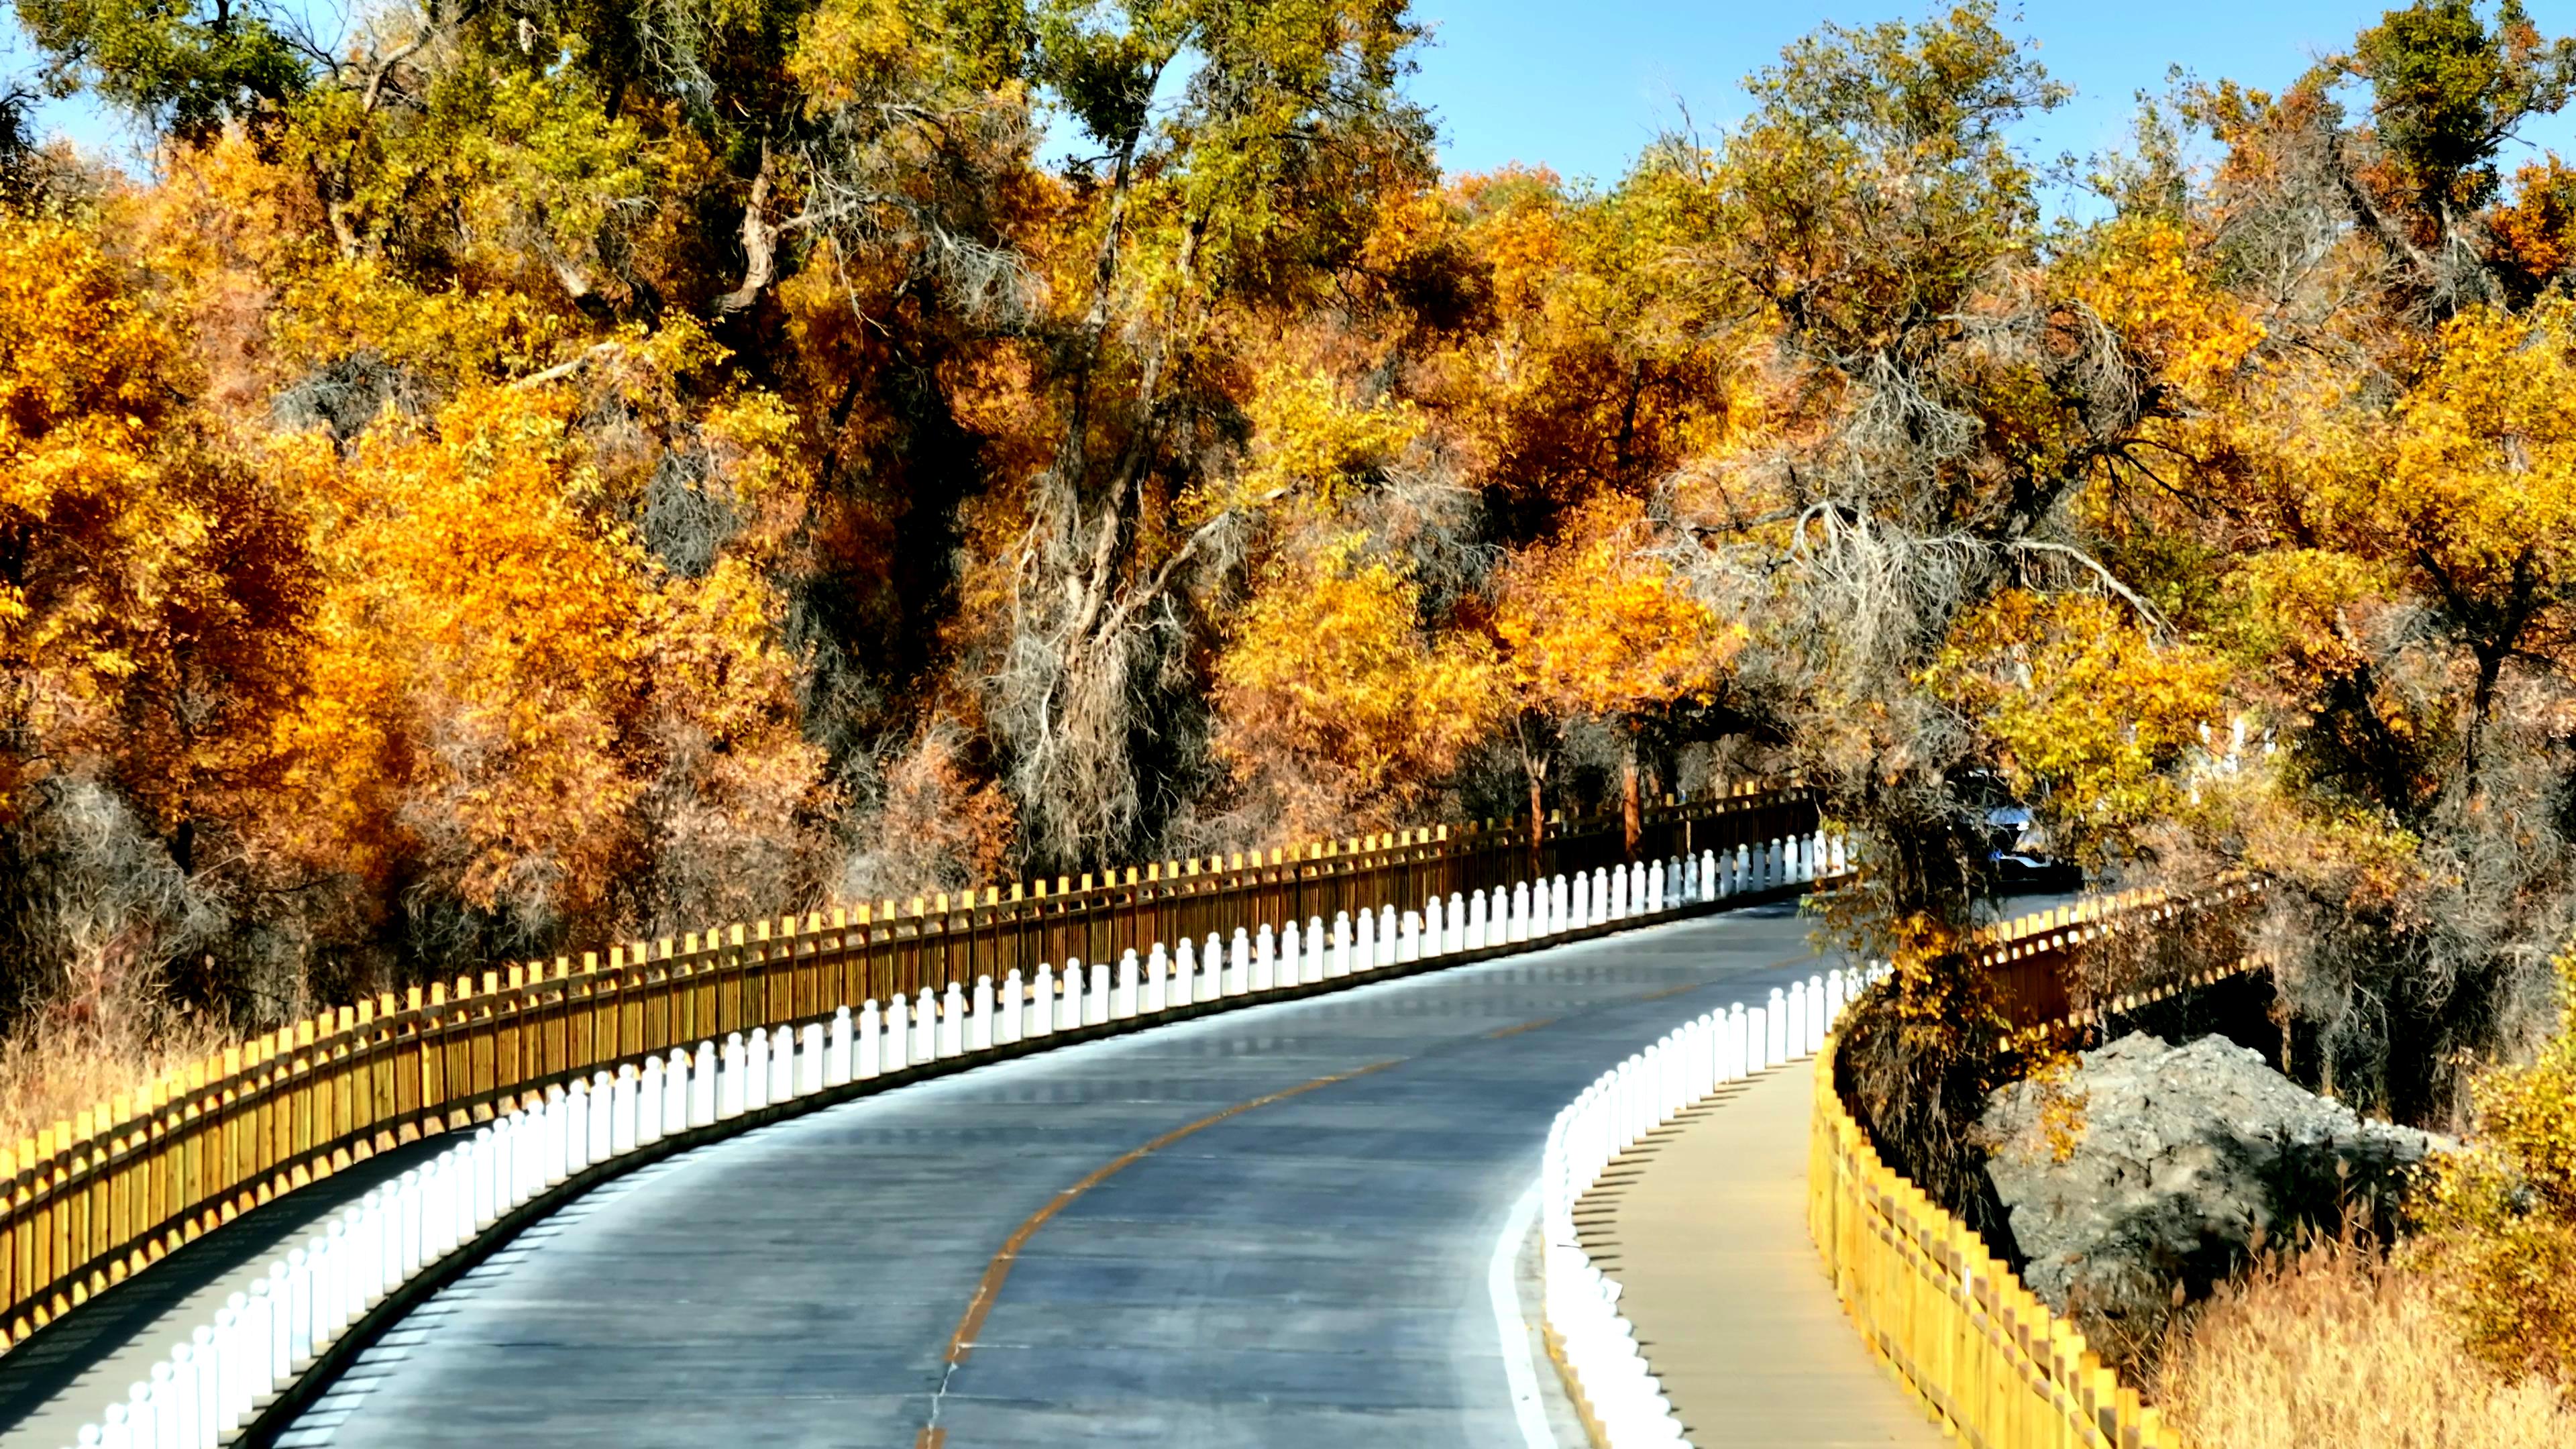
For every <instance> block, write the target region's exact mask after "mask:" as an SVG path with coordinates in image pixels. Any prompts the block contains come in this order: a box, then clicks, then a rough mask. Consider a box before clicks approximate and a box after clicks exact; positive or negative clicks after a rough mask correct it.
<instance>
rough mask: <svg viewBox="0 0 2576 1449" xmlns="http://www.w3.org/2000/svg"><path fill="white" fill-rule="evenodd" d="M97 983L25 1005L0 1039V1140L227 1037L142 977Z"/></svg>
mask: <svg viewBox="0 0 2576 1449" xmlns="http://www.w3.org/2000/svg"><path fill="white" fill-rule="evenodd" d="M103 982H104V984H103V985H102V986H101V987H100V988H99V989H95V990H89V991H84V992H82V993H81V994H79V995H77V996H72V997H66V998H63V999H58V1000H56V1001H53V1002H49V1003H47V1004H46V1005H44V1006H42V1007H40V1008H38V1009H37V1010H35V1011H32V1012H29V1013H28V1014H27V1015H26V1016H24V1017H22V1018H20V1020H19V1022H18V1025H17V1028H16V1029H15V1030H14V1031H12V1032H11V1033H10V1034H9V1036H8V1038H7V1039H6V1040H5V1041H0V1143H6V1144H9V1145H12V1146H14V1145H15V1144H17V1143H19V1142H22V1141H24V1140H26V1139H27V1138H29V1137H31V1136H34V1135H35V1133H36V1131H37V1129H38V1128H42V1127H50V1126H53V1125H54V1124H55V1123H57V1122H68V1121H71V1120H72V1119H73V1118H74V1116H75V1115H76V1114H78V1113H80V1112H84V1111H88V1110H90V1109H92V1108H96V1107H102V1106H105V1105H107V1104H108V1103H109V1102H110V1101H111V1100H112V1099H113V1098H115V1097H117V1096H119V1095H122V1094H131V1093H137V1092H140V1091H141V1090H142V1089H143V1087H144V1086H145V1085H146V1084H147V1083H149V1082H150V1081H151V1080H152V1079H153V1078H154V1077H156V1076H159V1075H160V1074H161V1073H163V1072H166V1071H169V1070H171V1069H173V1068H175V1067H178V1066H180V1065H182V1064H185V1063H188V1062H192V1061H202V1060H204V1059H205V1058H206V1057H208V1056H210V1055H212V1054H213V1053H215V1052H218V1051H221V1050H222V1049H223V1048H224V1047H226V1046H229V1045H231V1044H232V1042H233V1040H234V1036H233V1033H232V1032H231V1031H230V1030H228V1029H227V1028H226V1027H225V1026H224V1024H223V1023H222V1022H220V1021H218V1020H216V1019H215V1018H213V1017H211V1016H208V1015H207V1014H205V1013H203V1012H197V1011H187V1010H183V1009H180V1008H177V1007H174V1006H172V1005H171V1004H170V1003H169V1001H168V1000H167V999H166V998H164V997H163V996H162V995H161V994H160V992H159V991H158V990H157V989H155V986H154V985H153V983H151V982H149V981H139V980H135V979H134V978H131V977H119V976H109V977H105V978H103Z"/></svg>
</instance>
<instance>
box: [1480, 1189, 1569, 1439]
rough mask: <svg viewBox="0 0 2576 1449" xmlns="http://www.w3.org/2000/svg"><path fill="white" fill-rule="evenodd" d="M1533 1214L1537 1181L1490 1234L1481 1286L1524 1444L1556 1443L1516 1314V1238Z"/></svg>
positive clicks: (1526, 1331) (1526, 1329)
mask: <svg viewBox="0 0 2576 1449" xmlns="http://www.w3.org/2000/svg"><path fill="white" fill-rule="evenodd" d="M1537 1218H1538V1184H1537V1183H1531V1184H1530V1187H1529V1191H1527V1192H1525V1193H1522V1194H1521V1200H1520V1201H1519V1202H1516V1203H1513V1204H1512V1210H1511V1213H1510V1215H1509V1216H1508V1217H1506V1218H1504V1219H1503V1235H1502V1236H1501V1237H1499V1238H1496V1239H1495V1240H1494V1260H1493V1262H1492V1263H1491V1264H1490V1265H1488V1266H1487V1267H1486V1269H1485V1290H1486V1292H1487V1293H1488V1294H1490V1295H1491V1296H1492V1298H1493V1300H1494V1331H1495V1332H1496V1333H1497V1334H1498V1335H1500V1336H1501V1338H1502V1340H1503V1378H1504V1380H1505V1381H1506V1382H1508V1383H1509V1384H1510V1385H1511V1389H1512V1417H1513V1418H1515V1419H1517V1420H1519V1421H1520V1426H1521V1439H1522V1440H1523V1442H1525V1443H1526V1444H1527V1445H1528V1446H1529V1449H1556V1434H1555V1431H1553V1430H1551V1429H1549V1428H1548V1426H1547V1409H1546V1407H1545V1406H1544V1405H1543V1404H1542V1403H1541V1402H1540V1399H1539V1396H1538V1367H1537V1364H1536V1363H1535V1362H1534V1361H1533V1360H1532V1359H1531V1358H1530V1346H1529V1340H1530V1325H1529V1323H1528V1321H1527V1320H1525V1319H1523V1318H1522V1317H1521V1293H1520V1272H1519V1262H1520V1255H1521V1240H1522V1239H1524V1238H1526V1237H1528V1236H1529V1230H1530V1224H1531V1223H1532V1222H1534V1221H1536V1220H1537ZM1539 1251H1540V1252H1542V1253H1543V1252H1545V1251H1547V1250H1546V1249H1545V1248H1541V1249H1540V1250H1539Z"/></svg>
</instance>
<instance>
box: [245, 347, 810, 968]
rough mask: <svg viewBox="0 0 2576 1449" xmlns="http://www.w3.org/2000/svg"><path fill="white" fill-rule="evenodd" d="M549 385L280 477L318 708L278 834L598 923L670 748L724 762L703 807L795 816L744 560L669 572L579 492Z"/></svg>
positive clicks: (302, 461)
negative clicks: (297, 544) (297, 476)
mask: <svg viewBox="0 0 2576 1449" xmlns="http://www.w3.org/2000/svg"><path fill="white" fill-rule="evenodd" d="M575 406H576V402H575V399H573V398H572V397H571V396H570V395H569V393H568V392H566V391H565V390H561V389H554V390H535V391H529V390H519V389H508V388H484V389H480V390H476V391H471V392H468V393H466V394H464V395H463V396H461V397H460V398H459V399H458V400H457V401H456V402H455V403H453V404H451V405H450V406H449V407H448V408H447V409H445V410H444V411H443V412H442V413H441V414H440V416H439V418H438V420H437V424H436V427H435V428H434V429H433V430H430V431H428V432H425V433H420V434H412V433H408V432H405V431H402V430H398V429H393V428H384V427H380V428H378V429H374V430H371V431H370V432H369V433H368V434H367V435H366V437H365V439H364V440H363V442H362V444H361V446H360V448H359V450H358V452H357V454H356V456H355V457H354V458H353V459H351V460H350V461H349V463H348V464H347V465H346V467H345V468H341V467H337V466H335V464H334V461H333V460H332V459H331V458H330V457H329V456H328V454H327V451H326V450H324V449H323V448H322V447H321V446H320V445H319V444H318V443H313V444H308V445H306V446H305V447H304V448H302V449H300V450H297V452H296V453H295V455H294V456H292V457H291V458H287V457H282V458H281V462H282V463H289V464H291V465H292V466H295V467H298V468H300V469H301V470H303V471H304V472H305V473H306V475H307V476H308V477H309V478H310V479H311V481H312V486H313V487H314V489H315V490H316V492H317V493H319V494H321V495H323V496H325V497H328V498H329V499H331V501H332V504H333V509H332V516H331V526H330V527H329V528H328V529H327V530H326V535H325V542H324V545H323V552H324V557H325V558H326V560H327V561H328V564H329V567H330V587H329V590H328V592H327V594H326V595H325V598H324V602H323V606H322V608H321V611H320V615H319V617H318V619H317V621H316V629H315V633H316V647H315V650H314V655H313V665H312V668H313V683H314V689H313V693H312V694H311V696H310V697H309V698H308V699H307V701H306V702H305V705H304V708H303V709H302V710H301V711H299V713H298V714H297V715H296V717H295V719H294V720H293V721H292V723H291V726H290V728H289V736H288V746H289V749H290V750H291V752H292V754H293V755H294V757H295V759H296V761H297V764H296V766H295V769H294V771H293V773H292V775H291V777H290V784H291V785H292V786H293V787H294V788H296V789H297V790H298V791H299V792H301V793H302V795H303V796H304V800H305V806H304V808H303V809H302V810H300V811H298V812H296V815H295V825H294V829H295V830H296V832H297V833H298V835H299V837H300V840H299V843H300V844H301V846H302V847H303V848H304V850H306V851H307V852H309V853H310V854H311V856H312V857H313V858H315V859H317V860H320V861H328V862H330V863H332V864H333V865H334V866H336V867H338V868H341V869H350V870H355V871H357V872H358V873H360V874H361V875H366V876H373V875H376V874H379V873H382V872H384V871H386V870H388V869H390V868H392V867H393V865H394V864H395V863H396V862H397V861H402V860H415V859H416V860H420V861H425V862H427V863H428V866H429V868H430V869H431V871H432V873H433V874H434V875H436V876H439V877H441V878H443V879H445V880H447V881H449V882H451V883H452V885H453V888H454V889H455V890H456V892H457V894H458V895H459V896H460V897H461V898H462V899H463V900H464V901H466V902H467V903H468V904H470V905H473V906H475V907H477V908H479V909H484V910H498V909H502V908H505V907H507V908H511V909H515V910H517V911H519V912H521V913H522V914H526V915H531V916H533V917H534V918H536V919H538V920H544V919H548V918H551V917H553V916H555V915H556V914H558V913H579V912H583V911H590V910H596V909H598V908H599V907H600V905H601V903H602V902H603V901H604V900H605V898H606V896H607V894H608V891H609V889H610V887H611V885H612V883H613V878H614V875H615V872H616V868H617V866H618V865H619V863H620V861H621V859H622V857H623V856H624V855H625V853H626V852H628V851H630V850H631V849H632V848H633V846H634V836H635V832H636V830H637V828H638V822H637V821H636V819H635V811H636V809H637V808H638V805H639V802H640V801H641V800H642V798H643V796H644V794H645V792H646V791H647V790H648V789H649V788H651V787H652V785H653V784H654V781H655V779H656V777H657V773H658V767H659V766H660V765H662V764H663V763H664V762H665V760H666V759H667V757H668V755H669V753H670V751H671V750H672V749H673V747H674V741H673V740H672V739H671V738H670V737H669V736H670V732H671V731H672V730H675V729H676V730H681V731H683V732H684V733H685V734H686V735H687V736H689V742H690V744H691V745H692V753H693V754H697V753H703V755H704V756H705V757H706V758H709V759H712V760H714V761H716V762H718V765H717V771H718V774H719V775H720V776H721V778H719V779H715V780H712V781H707V780H701V781H699V782H698V783H699V785H700V786H701V789H702V793H703V795H704V797H705V798H704V800H703V802H702V803H706V804H710V805H712V806H714V807H716V808H723V807H725V806H727V805H733V806H737V807H739V808H743V809H746V810H752V811H770V812H776V813H775V814H773V816H772V818H773V820H783V817H784V814H785V813H787V812H791V811H793V810H794V809H796V808H797V807H799V806H800V805H803V804H807V803H810V802H811V800H812V798H813V797H814V795H815V793H816V791H817V788H818V787H817V783H816V777H817V775H818V772H819V769H820V759H819V752H818V751H816V750H815V749H814V748H813V747H811V746H809V745H807V744H805V743H804V742H803V741H802V740H801V739H800V738H799V737H798V736H797V733H796V731H795V729H794V726H793V720H794V711H793V699H794V688H795V683H796V674H797V670H796V662H795V660H794V659H793V657H792V656H790V655H788V654H787V653H786V652H785V651H784V650H783V649H782V648H780V646H779V645H778V643H777V642H776V639H777V622H778V613H779V607H780V606H779V603H778V600H777V598H776V595H775V593H774V591H773V589H772V588H771V586H770V585H769V584H768V583H767V582H766V581H765V580H763V579H762V578H761V577H760V576H759V575H758V574H757V573H756V572H754V571H753V570H752V569H751V567H750V566H749V565H748V564H746V563H745V562H744V561H742V560H739V559H734V558H727V559H724V560H720V561H719V562H718V564H717V566H716V567H714V568H713V569H712V570H711V571H710V572H708V573H707V574H706V576H705V577H703V578H698V579H687V578H678V577H674V576H671V575H668V574H666V573H664V572H663V571H661V570H660V569H659V568H658V567H657V566H655V565H653V564H651V563H650V562H649V561H648V560H647V559H646V558H645V556H644V555H643V553H642V551H641V549H640V548H639V547H638V545H637V544H636V542H635V541H634V539H633V538H632V537H630V536H629V534H628V533H627V531H626V530H625V529H624V528H623V527H622V526H618V525H615V524H613V523H603V522H602V521H600V520H599V519H597V518H595V517H593V516H592V515H590V514H589V513H586V512H585V511H584V510H583V508H582V507H581V506H580V505H581V503H582V501H583V500H584V499H587V498H592V497H594V496H595V495H596V491H597V490H596V483H595V477H594V474H593V471H592V469H591V465H590V462H589V459H588V458H587V456H586V453H585V449H584V447H583V445H581V444H580V443H579V442H578V441H577V437H576V435H575V434H573V433H572V432H571V431H570V430H568V428H567V426H566V424H567V422H568V419H569V417H570V414H571V412H572V410H573V408H574V407H575Z"/></svg>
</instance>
